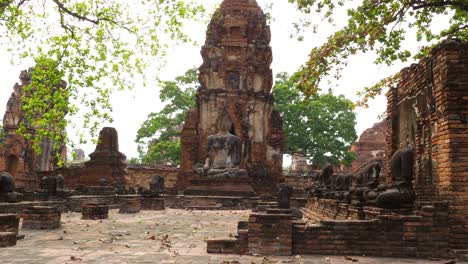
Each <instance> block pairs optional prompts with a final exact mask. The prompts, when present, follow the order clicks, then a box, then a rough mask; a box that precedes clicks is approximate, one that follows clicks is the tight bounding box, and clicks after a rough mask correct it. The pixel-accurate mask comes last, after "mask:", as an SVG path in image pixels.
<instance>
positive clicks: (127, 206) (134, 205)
mask: <svg viewBox="0 0 468 264" xmlns="http://www.w3.org/2000/svg"><path fill="white" fill-rule="evenodd" d="M140 211H141V198H140V197H132V198H127V199H124V200H122V202H121V204H120V210H119V213H120V214H136V213H139V212H140Z"/></svg>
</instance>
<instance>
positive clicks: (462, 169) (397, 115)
mask: <svg viewBox="0 0 468 264" xmlns="http://www.w3.org/2000/svg"><path fill="white" fill-rule="evenodd" d="M387 97H388V106H387V116H388V117H387V121H388V123H387V142H386V144H387V147H386V149H387V150H386V152H387V153H386V157H387V180H389V179H390V174H389V171H390V170H389V169H388V168H389V167H388V166H389V160H390V158H391V156H392V154H393V153H394V152H395V151H396V150H397V149H398V147H399V146H400V144H402V143H403V144H405V143H406V142H409V143H410V144H411V145H412V146H413V147H414V148H415V152H416V162H415V182H414V186H415V191H416V193H417V195H418V200H420V201H423V200H432V199H437V200H447V201H449V204H450V206H449V223H450V228H451V232H450V244H451V247H452V248H467V247H468V181H467V178H468V169H467V168H468V166H467V164H468V118H467V117H468V43H467V42H457V41H446V42H444V43H442V44H441V45H439V46H438V47H436V48H435V49H434V50H433V51H432V52H431V54H430V55H429V57H428V58H426V59H424V60H422V61H420V62H419V63H418V64H414V65H412V66H411V67H409V68H406V69H403V70H402V71H401V82H400V83H399V85H398V86H397V87H396V88H394V89H391V90H390V91H389V93H388V94H387Z"/></svg>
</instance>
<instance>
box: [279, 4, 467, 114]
mask: <svg viewBox="0 0 468 264" xmlns="http://www.w3.org/2000/svg"><path fill="white" fill-rule="evenodd" d="M288 1H289V2H290V3H294V4H296V5H297V8H298V9H299V10H300V11H302V12H304V13H317V14H321V15H322V16H323V17H324V18H325V19H326V20H328V21H330V22H333V17H334V15H335V11H336V10H337V7H341V8H342V7H343V6H344V5H354V6H355V7H354V8H349V9H348V10H347V14H348V21H347V24H346V25H345V26H344V28H342V29H341V30H338V31H336V32H335V33H333V34H332V35H331V36H329V38H328V39H327V41H326V42H325V43H324V44H323V45H321V46H319V47H315V48H313V49H312V50H311V52H310V55H309V56H310V57H309V60H308V61H307V63H306V64H305V65H304V66H303V67H302V68H301V70H300V71H299V72H298V73H297V74H296V76H295V80H296V81H297V83H298V87H299V88H300V89H301V90H302V91H303V92H305V93H306V94H307V95H311V94H314V93H316V92H317V91H319V90H320V83H321V81H322V80H324V79H325V78H326V77H327V76H330V75H333V77H335V78H339V76H340V70H341V69H342V68H343V67H344V66H346V64H347V60H348V58H349V57H350V56H352V55H355V54H356V53H358V52H369V51H375V52H376V53H377V55H378V57H377V60H376V63H377V64H388V65H389V64H391V63H393V62H395V61H397V60H400V61H406V60H407V59H409V58H410V57H412V56H414V57H415V58H420V57H422V56H425V55H427V53H428V51H429V50H430V49H431V47H432V46H433V45H436V44H437V43H439V42H440V41H442V40H443V39H446V38H457V39H461V40H468V1H467V0H453V1H450V0H403V1H400V0H387V1H383V0H363V1H362V2H359V4H357V6H356V1H354V0H338V1H330V0H325V1H319V0H288ZM438 15H443V16H445V17H449V18H450V21H449V23H447V25H445V27H444V28H443V29H442V30H441V31H440V32H434V31H433V30H432V28H433V27H432V25H433V24H434V23H438V21H437V20H435V18H436V17H437V16H438ZM438 26H441V25H438ZM408 29H409V30H412V31H414V32H415V34H416V36H415V37H416V40H417V41H418V42H420V43H422V42H427V43H430V44H431V45H432V46H427V47H423V48H421V49H420V50H419V51H418V52H417V53H416V54H413V53H411V52H410V51H409V50H406V49H404V48H403V45H402V44H403V42H404V41H405V40H406V38H407V35H406V30H408ZM422 45H423V44H422ZM398 78H399V76H398V75H395V76H391V77H389V78H385V79H384V80H382V81H381V82H379V83H378V84H376V85H374V86H373V87H367V88H365V89H364V90H363V91H362V92H361V93H360V95H361V96H362V99H361V102H360V104H361V105H366V104H367V101H368V100H369V99H370V98H373V97H375V96H376V95H378V94H380V93H381V92H382V89H383V88H384V87H385V85H393V84H395V83H396V82H397V81H398Z"/></svg>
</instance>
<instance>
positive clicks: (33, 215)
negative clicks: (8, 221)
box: [22, 206, 61, 229]
mask: <svg viewBox="0 0 468 264" xmlns="http://www.w3.org/2000/svg"><path fill="white" fill-rule="evenodd" d="M22 218H23V229H57V228H59V227H60V219H61V212H60V210H59V209H57V208H55V207H50V206H33V207H30V208H29V209H27V210H25V211H24V212H23V215H22Z"/></svg>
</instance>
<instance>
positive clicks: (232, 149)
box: [203, 109, 247, 178]
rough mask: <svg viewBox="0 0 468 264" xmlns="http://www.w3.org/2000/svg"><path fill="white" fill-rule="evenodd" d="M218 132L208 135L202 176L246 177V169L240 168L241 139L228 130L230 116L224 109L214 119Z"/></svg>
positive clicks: (230, 125) (230, 124) (230, 122)
mask: <svg viewBox="0 0 468 264" xmlns="http://www.w3.org/2000/svg"><path fill="white" fill-rule="evenodd" d="M216 127H217V129H218V133H216V134H214V135H211V136H208V146H207V157H206V161H205V165H204V166H203V176H205V177H208V178H240V177H247V171H246V170H244V169H240V168H239V165H240V163H241V153H242V141H241V139H240V138H239V137H237V136H236V135H233V134H231V133H230V132H229V130H230V128H231V127H232V121H231V117H230V116H229V113H228V111H227V110H226V109H224V110H223V111H222V112H221V113H220V115H219V116H218V119H217V120H216Z"/></svg>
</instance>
